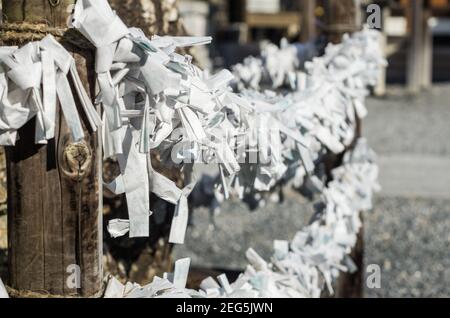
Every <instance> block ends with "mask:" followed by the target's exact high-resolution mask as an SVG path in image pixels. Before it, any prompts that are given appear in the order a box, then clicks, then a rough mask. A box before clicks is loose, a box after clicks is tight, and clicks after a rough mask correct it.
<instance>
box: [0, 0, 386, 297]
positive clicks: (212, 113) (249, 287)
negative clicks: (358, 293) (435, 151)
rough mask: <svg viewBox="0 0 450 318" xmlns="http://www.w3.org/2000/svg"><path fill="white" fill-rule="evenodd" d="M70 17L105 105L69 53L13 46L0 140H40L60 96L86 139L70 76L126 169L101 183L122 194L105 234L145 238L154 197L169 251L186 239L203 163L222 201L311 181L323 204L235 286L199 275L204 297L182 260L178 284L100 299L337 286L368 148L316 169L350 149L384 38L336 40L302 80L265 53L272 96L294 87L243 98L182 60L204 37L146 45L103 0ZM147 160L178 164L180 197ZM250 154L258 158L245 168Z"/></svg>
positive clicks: (106, 147)
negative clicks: (164, 204) (161, 204)
mask: <svg viewBox="0 0 450 318" xmlns="http://www.w3.org/2000/svg"><path fill="white" fill-rule="evenodd" d="M70 21H71V22H70V26H71V27H73V28H76V29H78V30H79V31H80V32H81V33H82V34H83V35H84V36H85V37H86V38H87V39H89V40H90V41H91V42H92V44H93V45H94V46H95V47H96V50H97V53H96V66H95V70H96V73H97V79H98V83H99V88H100V92H99V94H98V96H97V97H96V103H97V104H101V105H102V109H103V116H102V118H101V119H100V118H98V115H97V113H96V112H95V109H94V107H93V106H92V104H91V103H90V102H89V98H87V95H86V93H85V92H84V90H83V89H82V85H81V83H79V77H78V75H77V73H76V69H75V66H74V63H73V59H67V60H66V59H64V58H62V57H63V56H64V55H67V54H65V53H67V52H65V51H64V49H62V50H61V48H62V47H60V46H59V44H58V43H57V42H56V41H54V40H53V39H52V38H51V37H50V36H49V37H47V38H46V39H44V40H43V41H41V43H39V42H36V43H31V44H29V45H26V46H24V47H23V48H20V49H18V48H1V49H0V60H1V62H2V63H1V70H0V71H1V73H0V82H1V84H0V93H1V96H0V97H1V104H0V107H1V112H0V116H1V121H0V125H1V126H0V129H1V135H0V138H1V140H0V142H1V144H3V145H12V144H14V141H15V139H16V132H17V129H19V128H20V127H21V126H23V124H24V123H26V122H27V121H28V120H30V119H31V118H33V117H36V123H37V125H36V142H37V143H44V142H45V141H46V140H48V139H50V138H52V136H54V134H53V131H52V128H54V120H53V117H54V110H55V107H56V106H54V104H55V103H56V99H57V98H59V101H60V104H61V107H62V110H63V113H64V115H65V118H66V121H67V122H68V124H69V127H70V129H71V132H72V135H73V138H74V140H75V141H79V140H81V139H82V138H83V133H82V129H81V125H80V122H79V115H78V113H77V112H76V108H75V107H74V102H73V96H72V95H71V92H70V86H68V84H67V79H66V75H67V74H68V73H69V72H70V73H71V76H72V79H73V81H74V82H75V84H76V83H79V84H80V85H77V84H76V85H74V86H75V88H76V89H77V91H78V96H79V97H80V100H81V101H82V103H83V108H84V111H85V113H86V115H87V117H88V119H89V122H90V124H91V126H92V128H93V129H95V128H96V127H98V126H99V125H101V124H102V125H103V129H102V132H103V153H104V157H105V158H111V157H112V158H116V159H117V161H118V163H119V166H120V172H121V174H120V175H119V177H118V178H117V179H116V180H114V181H113V182H111V183H109V184H106V185H105V186H106V187H107V188H108V189H109V190H111V191H113V192H114V193H117V194H120V193H125V195H126V197H127V204H128V212H129V220H112V221H111V222H110V223H109V225H108V230H109V232H110V234H111V235H112V236H114V237H118V236H122V235H125V234H127V233H129V236H130V237H144V236H148V234H149V230H150V229H149V215H150V214H151V213H152V212H151V211H150V200H149V195H150V192H153V193H154V194H156V195H157V196H158V197H160V198H162V199H164V200H166V201H168V202H170V203H172V204H174V205H176V209H175V213H174V217H173V221H172V227H171V233H170V242H172V243H178V244H182V243H183V242H184V237H185V233H186V227H187V223H188V202H187V198H188V196H189V195H190V193H191V192H192V190H193V188H194V186H195V184H196V183H197V182H198V180H199V178H198V171H197V170H198V168H199V165H200V164H204V163H207V164H217V165H218V167H219V171H220V178H219V184H218V186H217V188H216V191H217V192H216V196H217V197H224V198H228V197H230V196H232V195H233V196H237V197H239V198H243V196H244V194H245V195H247V194H252V193H257V192H264V191H270V190H271V189H272V188H273V187H274V186H275V185H277V184H278V183H280V182H283V183H287V182H291V183H292V184H293V185H294V186H297V187H299V186H301V185H307V186H308V187H310V188H311V190H312V191H313V192H315V193H316V194H317V195H319V196H321V198H322V203H323V204H320V205H317V216H316V218H315V222H313V223H311V225H310V226H308V227H307V228H306V229H304V230H302V231H300V232H299V233H298V234H297V235H296V237H295V238H294V240H293V241H291V242H287V241H276V242H275V254H274V257H273V259H272V262H271V263H267V262H265V261H264V260H263V259H261V258H260V257H259V256H258V255H257V254H256V252H255V251H253V250H249V251H248V253H247V258H248V259H249V262H250V265H249V266H248V267H247V269H246V271H245V273H244V274H243V275H241V277H240V278H239V279H238V280H237V281H236V282H235V283H233V284H230V283H229V282H228V280H227V279H226V277H225V276H220V277H219V278H218V281H219V283H217V282H216V281H215V280H213V279H207V280H205V281H204V282H203V283H202V289H201V290H200V291H191V290H187V289H185V288H184V287H185V282H186V275H187V273H188V267H189V261H188V260H180V261H178V262H177V263H176V266H175V272H174V274H173V275H169V274H167V275H165V277H163V278H155V280H154V281H153V282H152V283H151V284H150V285H147V286H145V287H141V286H139V285H136V284H131V283H129V284H127V285H125V286H123V285H121V284H120V283H119V282H118V281H116V280H115V279H111V280H110V282H109V285H108V289H107V292H106V296H107V297H183V296H186V297H188V296H191V297H226V296H230V297H239V296H242V297H318V296H320V292H321V290H322V286H323V285H324V283H325V284H326V285H327V286H328V287H329V288H330V289H331V282H332V279H333V278H334V277H336V276H337V274H338V272H339V270H348V269H349V268H350V267H351V266H350V265H349V264H351V261H350V260H349V259H348V257H347V256H346V255H347V253H349V251H350V249H351V247H352V246H353V245H354V243H355V241H356V233H357V232H358V230H359V227H360V221H359V212H360V211H363V210H366V209H369V208H370V203H371V202H370V201H371V195H372V191H373V190H375V189H376V188H377V184H376V177H377V166H376V164H375V162H374V155H373V153H372V152H371V151H370V149H369V148H368V147H367V145H366V142H365V140H364V139H359V140H358V142H357V143H356V146H355V147H354V149H353V150H352V151H351V152H348V153H347V154H346V155H345V158H344V164H343V166H342V167H339V168H337V169H335V170H334V171H333V177H334V178H333V181H331V182H329V183H328V184H326V182H325V179H324V176H323V175H321V174H320V171H319V170H320V169H317V167H316V163H318V162H320V160H321V158H322V157H323V156H324V155H325V154H326V153H329V152H331V153H335V154H339V153H342V152H343V151H344V150H345V149H346V148H349V147H350V146H351V144H352V143H353V142H354V140H355V137H356V136H355V131H356V125H357V121H358V119H360V118H363V117H364V116H366V114H367V110H366V108H365V106H364V100H365V97H366V96H367V94H368V89H367V88H368V87H369V86H371V85H374V84H375V83H376V81H377V78H378V73H379V71H380V69H381V68H382V67H383V66H384V64H385V61H384V59H383V58H382V54H381V50H380V48H379V45H378V43H379V42H378V39H377V37H378V36H379V35H378V33H377V32H376V31H373V30H368V29H364V30H363V31H361V32H358V33H355V34H353V35H352V36H345V37H344V38H343V41H342V43H341V44H339V45H329V46H328V47H327V48H326V50H325V54H324V55H323V56H321V57H317V58H314V59H313V60H312V61H310V62H306V64H305V69H306V73H302V74H298V73H296V71H295V68H296V67H297V66H298V65H299V64H300V62H298V61H296V60H295V59H294V58H289V60H286V61H284V63H283V66H282V67H280V68H279V70H278V71H276V69H277V66H276V61H277V60H279V59H277V58H273V56H271V55H270V54H273V53H271V52H274V51H273V49H271V50H268V51H267V53H266V56H265V61H266V62H265V63H266V64H267V65H269V66H270V67H269V69H270V72H269V74H270V75H271V76H270V77H271V78H272V80H273V87H274V88H277V87H279V86H280V85H282V84H284V83H286V79H287V82H288V83H289V84H290V85H291V87H292V88H294V89H295V90H294V91H293V92H290V93H288V94H283V95H282V94H278V93H276V92H273V91H263V92H259V91H257V90H255V89H256V88H258V85H259V81H258V80H255V82H254V83H253V84H252V85H238V86H239V87H240V88H241V89H242V90H241V91H240V93H234V92H233V91H232V89H231V87H230V85H231V84H232V82H233V81H234V80H235V77H234V76H233V74H232V73H231V72H229V71H228V70H223V71H221V72H219V73H217V74H215V75H212V76H209V75H208V73H207V72H205V71H202V70H201V69H199V68H198V67H197V66H195V65H194V64H193V63H192V58H191V57H190V56H188V55H180V54H179V53H177V52H176V49H177V48H179V47H185V46H192V45H203V44H207V43H209V42H210V41H211V38H210V37H200V38H199V37H170V36H165V37H159V36H153V37H152V38H151V39H149V38H147V37H146V36H145V35H144V33H143V32H142V31H141V30H139V29H136V28H128V27H126V26H125V25H124V23H123V22H122V21H121V20H120V18H119V17H118V16H117V15H116V13H115V12H114V11H113V10H112V9H111V8H110V6H109V4H108V2H107V1H106V0H79V1H77V2H76V4H75V7H74V11H73V16H72V18H71V19H70ZM284 49H285V52H287V53H283V54H285V55H287V56H293V55H292V50H291V49H289V48H288V47H287V46H285V47H284ZM281 56H283V55H281ZM52 61H54V62H52ZM256 63H257V64H258V62H256ZM274 65H275V66H274ZM25 68H26V69H27V73H26V74H27V76H24V74H25V73H24V69H25ZM253 69H254V71H255V72H256V73H255V74H256V75H249V74H246V75H247V77H248V78H250V80H251V79H252V78H253V77H256V78H258V77H260V75H258V74H257V72H258V70H257V69H258V68H257V67H253ZM29 70H31V72H30V71H29ZM242 72H244V73H245V72H247V71H245V70H244V71H242V70H241V73H242ZM30 73H31V75H32V76H30ZM235 74H236V69H235ZM244 75H245V74H244ZM244 77H245V76H244ZM239 78H241V79H242V76H241V77H239V76H238V79H239ZM244 87H251V88H253V89H243V88H244ZM52 124H53V127H52ZM268 127H270V129H267V128H268ZM153 151H155V152H157V153H158V154H159V157H160V158H161V160H162V161H163V163H164V164H166V165H169V166H173V167H176V168H178V169H181V171H182V172H183V174H184V176H185V184H186V186H185V187H184V188H182V189H180V188H178V187H177V185H176V184H175V183H174V182H172V181H171V180H169V179H168V178H166V177H165V176H163V175H161V174H159V173H158V172H157V171H155V170H154V169H153V167H152V164H151V160H150V152H153ZM252 157H254V158H257V160H256V161H255V162H248V161H249V158H252Z"/></svg>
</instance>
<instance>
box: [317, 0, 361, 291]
mask: <svg viewBox="0 0 450 318" xmlns="http://www.w3.org/2000/svg"><path fill="white" fill-rule="evenodd" d="M360 4H361V1H360V0H328V1H327V3H326V9H327V12H326V14H327V24H328V26H327V31H328V40H329V41H330V42H332V43H340V42H341V41H342V36H343V35H344V34H345V33H352V32H356V31H359V30H361V28H362V25H361V22H362V21H361V13H360V12H359V10H360V9H361V7H360ZM360 136H361V121H360V120H358V122H357V127H356V138H355V141H356V139H357V138H358V137H360ZM349 150H351V149H347V151H349ZM363 253H364V235H363V229H361V233H359V235H358V240H357V243H356V246H355V247H354V249H353V251H352V254H351V257H352V259H353V261H354V262H355V264H356V266H357V268H358V269H357V270H356V272H354V273H344V274H343V275H342V277H340V278H339V280H338V282H337V291H336V297H354V298H359V297H363V285H362V282H363V279H364V263H363Z"/></svg>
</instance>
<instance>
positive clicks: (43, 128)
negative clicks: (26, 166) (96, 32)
mask: <svg viewBox="0 0 450 318" xmlns="http://www.w3.org/2000/svg"><path fill="white" fill-rule="evenodd" d="M69 74H70V78H71V80H72V83H73V86H74V88H75V91H76V94H77V96H78V99H79V100H80V102H81V106H82V109H83V111H84V115H85V116H86V118H87V119H88V122H89V125H90V128H91V129H92V130H93V131H96V130H97V128H98V127H99V126H100V125H101V120H100V117H99V115H98V114H97V112H96V110H95V108H94V106H93V104H92V102H91V100H90V98H89V96H88V94H87V93H86V90H85V89H84V87H83V84H82V82H81V79H80V77H79V75H78V72H77V69H76V66H75V61H74V59H73V57H72V56H71V54H70V53H69V52H67V50H66V49H65V48H64V47H63V46H62V45H61V44H59V43H58V42H57V41H56V40H55V39H54V38H53V36H51V35H47V36H46V37H45V38H44V39H42V40H41V41H39V42H30V43H28V44H27V45H25V46H23V47H21V48H17V47H2V48H0V94H1V100H0V103H1V104H0V144H1V145H3V146H13V145H15V142H16V139H17V130H19V129H20V128H21V127H22V126H23V125H25V124H26V123H27V122H28V121H29V120H31V119H32V118H35V120H36V130H35V142H36V143H37V144H46V143H47V142H48V140H50V139H53V138H54V137H55V125H56V107H57V103H58V102H59V104H60V105H61V110H62V112H63V115H64V119H65V120H66V122H67V125H68V127H69V130H70V132H71V134H72V139H73V141H74V142H78V141H81V140H82V139H83V138H84V132H83V126H82V124H81V120H80V116H79V114H78V110H77V106H76V104H75V99H74V96H73V93H72V89H71V86H70V84H69V79H68V76H69Z"/></svg>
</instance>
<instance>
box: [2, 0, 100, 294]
mask: <svg viewBox="0 0 450 318" xmlns="http://www.w3.org/2000/svg"><path fill="white" fill-rule="evenodd" d="M70 4H73V1H72V0H59V1H42V0H3V14H4V17H5V18H6V19H5V21H4V22H5V23H15V24H21V23H29V24H33V25H35V24H39V23H43V22H44V21H45V22H46V24H47V25H43V24H39V27H40V28H41V29H44V30H45V28H46V27H47V26H50V27H56V28H61V29H64V28H65V27H66V21H67V17H68V16H67V15H68V14H69V13H68V12H67V6H68V5H70ZM18 35H20V34H18ZM41 36H42V34H41ZM10 38H11V36H10ZM18 38H21V39H22V41H23V37H18ZM35 39H39V34H36V38H35ZM29 40H31V38H30V39H27V40H25V42H26V41H29ZM12 42H14V41H13V40H12ZM3 44H17V45H23V44H25V43H19V42H17V43H3ZM62 44H63V45H64V46H65V47H66V49H67V50H68V51H69V52H71V53H72V54H73V57H74V58H75V61H76V65H77V69H78V72H79V74H80V77H81V79H82V82H83V83H85V88H86V90H87V92H88V93H89V94H90V95H91V96H94V95H95V73H94V69H95V67H94V65H95V64H94V62H95V61H94V52H93V51H91V50H88V49H81V48H79V47H76V46H74V45H71V44H69V43H64V42H62ZM74 97H75V99H76V101H77V107H78V109H79V112H80V114H82V115H81V118H82V124H83V127H84V130H85V135H86V137H85V139H84V141H83V142H82V143H81V144H74V143H72V140H71V135H70V133H69V130H68V127H67V124H66V122H65V120H64V117H63V116H62V113H61V112H60V111H58V114H57V123H56V127H57V129H56V137H55V139H53V140H50V141H49V142H48V145H36V144H35V143H34V127H35V121H34V120H31V121H30V122H28V123H27V124H26V125H25V126H24V127H23V128H22V129H20V130H19V132H18V134H19V136H20V139H19V140H18V141H17V144H16V146H15V147H7V151H6V152H7V171H8V251H9V274H10V275H9V276H10V282H9V285H10V287H11V288H12V295H13V296H17V297H40V295H41V294H44V295H46V296H49V297H52V296H97V295H99V294H100V293H101V290H102V280H103V266H102V230H101V226H102V206H101V200H100V198H101V194H102V187H101V183H100V182H99V171H100V169H99V167H100V164H99V162H100V160H101V156H100V155H99V153H98V150H99V149H100V144H99V142H100V140H101V139H99V138H98V135H97V133H93V132H91V131H88V130H87V129H86V127H87V125H86V123H87V121H86V118H84V116H83V112H82V110H81V109H82V108H81V105H80V103H79V101H78V100H77V96H76V94H75V95H74ZM58 110H59V106H58ZM80 165H84V166H85V170H83V171H80V170H79V169H80ZM78 283H79V286H77V285H78ZM77 287H79V288H77Z"/></svg>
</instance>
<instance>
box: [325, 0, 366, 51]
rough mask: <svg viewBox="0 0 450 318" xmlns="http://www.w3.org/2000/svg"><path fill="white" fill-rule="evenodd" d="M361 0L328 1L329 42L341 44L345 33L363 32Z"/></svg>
mask: <svg viewBox="0 0 450 318" xmlns="http://www.w3.org/2000/svg"><path fill="white" fill-rule="evenodd" d="M360 10H361V0H327V1H326V14H327V33H328V41H329V42H332V43H340V42H341V40H342V36H343V35H344V34H345V33H353V32H356V31H359V30H361V22H362V21H361V11H360Z"/></svg>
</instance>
